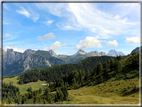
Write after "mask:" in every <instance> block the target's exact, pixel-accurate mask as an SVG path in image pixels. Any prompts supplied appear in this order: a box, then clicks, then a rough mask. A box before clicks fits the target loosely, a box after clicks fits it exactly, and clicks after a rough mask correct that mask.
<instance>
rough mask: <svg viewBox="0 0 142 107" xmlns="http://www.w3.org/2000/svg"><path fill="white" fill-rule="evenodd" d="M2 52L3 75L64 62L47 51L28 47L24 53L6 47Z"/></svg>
mask: <svg viewBox="0 0 142 107" xmlns="http://www.w3.org/2000/svg"><path fill="white" fill-rule="evenodd" d="M3 53H4V54H3V75H4V76H9V75H14V74H19V73H22V72H24V71H27V70H30V69H33V68H45V67H51V66H53V65H58V64H65V62H64V61H63V60H61V59H58V58H56V57H52V56H51V54H50V53H49V52H48V51H42V50H38V51H34V50H31V49H28V50H26V51H25V52H24V53H20V52H15V51H13V49H7V52H3ZM53 54H54V53H52V55H53ZM54 55H55V54H54Z"/></svg>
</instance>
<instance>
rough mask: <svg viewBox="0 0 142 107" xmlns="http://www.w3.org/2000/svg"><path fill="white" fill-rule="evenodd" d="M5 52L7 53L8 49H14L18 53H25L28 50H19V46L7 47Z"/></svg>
mask: <svg viewBox="0 0 142 107" xmlns="http://www.w3.org/2000/svg"><path fill="white" fill-rule="evenodd" d="M3 49H4V51H7V49H13V50H14V51H16V52H22V53H23V52H24V51H25V50H26V49H22V48H17V46H5V47H4V48H3Z"/></svg>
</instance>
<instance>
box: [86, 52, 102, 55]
mask: <svg viewBox="0 0 142 107" xmlns="http://www.w3.org/2000/svg"><path fill="white" fill-rule="evenodd" d="M87 54H88V55H91V56H100V54H99V52H98V51H91V52H88V53H87Z"/></svg>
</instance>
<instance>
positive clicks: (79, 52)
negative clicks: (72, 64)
mask: <svg viewBox="0 0 142 107" xmlns="http://www.w3.org/2000/svg"><path fill="white" fill-rule="evenodd" d="M78 54H82V55H84V54H86V52H85V51H83V50H82V49H79V50H78V51H77V53H76V54H75V55H78Z"/></svg>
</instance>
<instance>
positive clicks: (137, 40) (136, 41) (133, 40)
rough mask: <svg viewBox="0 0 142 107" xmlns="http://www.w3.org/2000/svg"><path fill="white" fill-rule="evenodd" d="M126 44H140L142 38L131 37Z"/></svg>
mask: <svg viewBox="0 0 142 107" xmlns="http://www.w3.org/2000/svg"><path fill="white" fill-rule="evenodd" d="M125 42H126V43H139V42H140V37H130V38H127V37H126V40H125Z"/></svg>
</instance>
